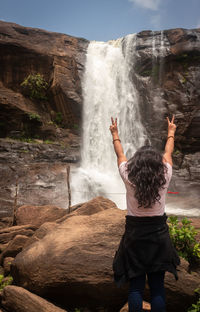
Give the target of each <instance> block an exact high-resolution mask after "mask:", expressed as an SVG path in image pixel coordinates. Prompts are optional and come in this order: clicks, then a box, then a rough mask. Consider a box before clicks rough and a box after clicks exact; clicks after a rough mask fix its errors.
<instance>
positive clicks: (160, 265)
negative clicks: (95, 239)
mask: <svg viewBox="0 0 200 312" xmlns="http://www.w3.org/2000/svg"><path fill="white" fill-rule="evenodd" d="M111 121H112V125H111V126H110V131H111V134H112V137H113V145H114V150H115V153H116V155H117V163H118V167H119V172H120V175H121V177H122V179H123V181H124V184H125V187H126V201H127V216H126V226H125V233H124V235H123V237H122V239H121V242H120V245H119V248H118V251H117V252H116V255H115V258H114V261H113V270H114V278H115V281H116V283H117V285H118V286H120V285H121V284H122V283H123V282H126V281H129V282H130V287H129V296H128V304H129V312H133V311H134V312H139V311H142V300H143V299H142V297H143V292H144V288H145V281H146V275H147V278H148V284H149V287H150V293H151V311H152V312H163V311H165V291H164V276H165V272H166V271H169V272H171V273H173V274H174V276H175V278H176V279H177V278H178V277H177V272H176V266H177V265H178V264H179V263H180V259H179V257H178V255H177V253H176V251H175V249H174V247H173V245H172V243H171V240H170V236H169V231H168V225H167V224H166V220H167V217H166V215H165V195H166V193H167V188H168V185H169V182H170V179H171V176H172V152H173V149H174V135H175V131H176V125H175V124H174V116H173V117H172V121H171V122H170V120H169V118H168V117H167V121H168V137H167V142H166V146H165V152H164V155H163V157H162V156H161V155H160V153H159V152H157V151H156V150H155V149H153V148H152V147H151V146H143V147H141V148H140V149H138V151H137V152H136V153H135V154H134V155H133V157H132V158H131V159H129V160H128V161H127V159H126V156H125V155H124V152H123V148H122V145H121V141H120V139H119V135H118V129H117V119H115V121H114V119H113V118H111Z"/></svg>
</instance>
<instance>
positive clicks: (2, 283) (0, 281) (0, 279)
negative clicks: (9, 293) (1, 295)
mask: <svg viewBox="0 0 200 312" xmlns="http://www.w3.org/2000/svg"><path fill="white" fill-rule="evenodd" d="M12 282H13V278H12V276H10V275H9V276H7V277H6V278H5V277H4V275H2V274H0V291H1V290H3V289H4V287H6V286H8V285H11V284H12Z"/></svg>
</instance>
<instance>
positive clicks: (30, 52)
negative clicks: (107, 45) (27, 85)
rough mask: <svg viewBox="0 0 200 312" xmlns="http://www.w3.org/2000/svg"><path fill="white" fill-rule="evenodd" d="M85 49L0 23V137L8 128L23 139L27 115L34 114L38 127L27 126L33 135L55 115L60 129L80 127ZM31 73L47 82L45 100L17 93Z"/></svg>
mask: <svg viewBox="0 0 200 312" xmlns="http://www.w3.org/2000/svg"><path fill="white" fill-rule="evenodd" d="M87 45H88V42H87V40H85V39H79V38H74V37H70V36H67V35H64V34H58V33H53V32H47V31H45V30H41V29H34V28H25V27H22V26H19V25H16V24H12V23H6V22H0V67H1V72H0V111H1V119H0V125H1V135H0V136H1V137H2V136H9V135H10V131H13V130H18V131H21V132H25V134H26V135H29V134H30V133H29V132H30V131H31V126H30V118H28V116H29V115H28V113H29V114H30V113H35V114H38V115H39V116H40V120H41V121H40V122H39V123H38V122H35V123H34V122H33V123H34V128H39V129H35V132H34V133H33V134H36V135H38V136H45V133H44V132H45V129H43V128H42V125H43V126H45V125H46V123H47V122H48V121H52V119H53V118H55V116H56V113H59V114H61V115H60V116H62V122H63V126H65V127H66V128H73V127H74V126H76V125H77V124H80V120H81V107H82V95H81V81H80V76H81V71H82V69H83V62H84V55H85V50H86V48H87ZM37 73H39V74H41V75H42V76H43V77H44V79H45V80H46V82H47V83H48V91H47V101H36V100H30V99H28V98H27V97H26V98H25V97H24V96H23V95H22V93H21V92H22V88H21V83H22V82H23V81H24V79H25V78H26V77H27V76H28V75H29V74H37ZM33 119H34V118H33ZM35 121H36V120H35ZM32 126H33V125H32ZM46 126H47V125H46Z"/></svg>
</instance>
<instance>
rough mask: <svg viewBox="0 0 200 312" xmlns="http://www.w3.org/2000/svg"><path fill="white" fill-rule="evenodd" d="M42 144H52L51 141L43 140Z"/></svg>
mask: <svg viewBox="0 0 200 312" xmlns="http://www.w3.org/2000/svg"><path fill="white" fill-rule="evenodd" d="M44 143H45V144H53V143H54V142H53V141H51V140H45V141H44Z"/></svg>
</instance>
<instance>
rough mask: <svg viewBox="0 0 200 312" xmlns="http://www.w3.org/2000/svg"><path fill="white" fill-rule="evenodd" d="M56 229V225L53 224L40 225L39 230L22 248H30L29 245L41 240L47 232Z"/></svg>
mask: <svg viewBox="0 0 200 312" xmlns="http://www.w3.org/2000/svg"><path fill="white" fill-rule="evenodd" d="M56 227H57V223H55V222H46V223H44V224H42V225H41V226H40V227H39V229H37V230H36V231H35V233H34V235H33V236H31V237H29V239H28V240H27V241H26V243H25V245H24V248H26V247H28V246H30V245H31V244H33V243H35V242H37V241H39V240H40V239H42V238H43V237H44V236H45V235H46V234H47V233H48V232H50V231H52V230H54V229H55V228H56Z"/></svg>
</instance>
